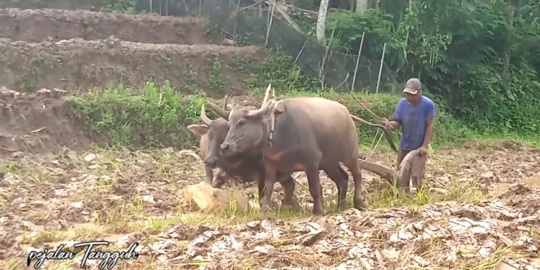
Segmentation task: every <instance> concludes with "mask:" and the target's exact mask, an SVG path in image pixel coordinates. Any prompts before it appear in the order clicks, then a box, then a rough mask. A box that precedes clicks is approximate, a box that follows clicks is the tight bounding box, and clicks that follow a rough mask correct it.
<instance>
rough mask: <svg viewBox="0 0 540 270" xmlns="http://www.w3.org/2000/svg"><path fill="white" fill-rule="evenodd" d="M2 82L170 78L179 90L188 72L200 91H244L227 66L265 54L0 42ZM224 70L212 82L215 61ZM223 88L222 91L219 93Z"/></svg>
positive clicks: (31, 84) (40, 84)
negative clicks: (190, 72)
mask: <svg viewBox="0 0 540 270" xmlns="http://www.w3.org/2000/svg"><path fill="white" fill-rule="evenodd" d="M0 50H1V51H2V52H3V53H2V55H1V56H0V62H1V63H2V66H1V67H0V81H1V82H2V83H3V84H4V85H5V86H6V87H7V88H10V89H14V90H24V91H34V90H36V89H41V88H54V87H57V88H60V89H64V90H74V89H82V90H87V89H91V88H94V87H98V88H106V87H109V86H116V85H118V84H119V82H123V83H124V85H126V86H130V87H135V88H136V87H140V86H142V85H143V84H145V83H146V82H148V81H152V82H154V83H156V84H163V83H164V82H165V81H166V80H169V81H170V83H171V85H172V86H174V87H175V88H176V89H178V90H179V91H182V90H183V89H184V88H185V87H186V84H185V81H186V78H187V76H188V74H189V73H188V72H189V71H193V72H195V73H192V74H196V76H197V79H198V80H197V81H198V87H199V89H203V90H205V91H206V92H208V93H209V94H210V95H212V94H219V95H223V94H224V93H223V91H227V92H230V93H235V92H236V93H238V92H242V91H243V90H244V89H242V86H243V84H244V76H243V75H242V74H238V73H237V72H234V71H233V70H232V68H230V66H229V63H230V61H231V60H232V59H234V58H237V57H245V58H250V59H252V60H255V61H256V62H260V61H261V60H263V59H264V54H263V53H262V51H260V50H259V49H258V48H257V47H255V46H248V47H233V46H220V45H174V44H148V43H134V42H127V41H120V40H118V39H108V40H92V41H86V40H83V39H80V38H78V39H70V40H63V41H58V42H44V43H25V42H21V41H18V42H12V41H10V40H6V39H4V40H0ZM215 61H219V62H220V64H221V67H222V71H221V72H220V74H223V75H224V77H225V79H224V81H220V82H223V83H226V85H221V86H219V85H218V86H216V84H211V83H210V82H209V78H211V76H210V74H211V71H212V70H213V66H214V62H215ZM220 87H221V89H220Z"/></svg>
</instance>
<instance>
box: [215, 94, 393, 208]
mask: <svg viewBox="0 0 540 270" xmlns="http://www.w3.org/2000/svg"><path fill="white" fill-rule="evenodd" d="M269 87H270V86H269ZM212 109H214V111H215V112H216V113H218V114H219V115H220V116H221V117H223V118H224V119H227V120H228V121H229V126H230V128H229V132H228V133H227V136H226V138H225V140H224V141H223V143H222V144H221V146H220V149H221V153H222V155H223V156H225V157H226V156H233V155H238V154H240V153H244V152H248V151H253V149H257V150H258V151H261V152H262V153H263V154H264V167H265V176H264V179H265V180H264V184H262V185H264V191H265V193H264V194H263V196H264V200H263V205H262V206H263V209H268V208H269V207H270V203H271V197H272V192H273V188H272V187H273V185H274V182H275V181H276V174H277V173H281V174H285V175H290V174H292V173H293V172H295V171H305V173H306V175H307V177H308V183H309V190H310V193H311V195H312V197H313V201H314V205H313V214H314V215H322V214H323V211H324V209H323V199H322V190H321V185H320V179H319V170H321V169H322V170H324V172H325V173H326V174H327V175H328V176H329V177H330V179H332V180H333V181H334V182H335V183H336V185H337V186H338V197H339V201H340V203H339V209H340V210H343V209H345V208H347V201H346V196H347V184H348V176H347V174H346V172H345V171H344V170H343V169H341V166H340V165H339V163H340V162H342V163H343V164H344V165H345V167H347V168H348V169H349V170H350V171H351V174H352V176H353V178H354V184H355V196H354V206H355V208H357V209H360V210H365V209H366V205H365V203H364V200H363V198H362V193H361V191H362V186H361V183H362V172H361V169H360V168H359V166H358V150H359V149H358V134H357V131H356V127H355V124H354V120H357V119H360V118H358V117H353V116H351V114H350V113H349V110H348V109H347V108H346V107H345V106H344V105H342V104H340V103H338V102H336V101H332V100H328V99H325V98H319V97H299V98H289V99H285V100H281V101H278V102H275V101H270V102H267V103H266V104H263V105H262V106H261V108H260V109H255V110H250V109H247V108H236V106H233V108H232V110H231V111H230V112H229V111H227V110H223V109H221V108H219V107H217V106H213V107H212ZM362 120H363V119H362ZM361 122H367V121H365V120H363V121H361ZM367 123H369V122H367ZM369 124H370V126H377V127H379V128H381V129H382V130H383V131H384V132H385V133H386V139H387V140H388V141H389V143H390V145H391V146H392V148H393V149H394V150H395V149H396V147H395V145H394V143H393V141H392V140H391V138H392V134H391V132H390V131H389V130H388V129H386V128H385V127H384V126H382V125H376V124H372V123H369Z"/></svg>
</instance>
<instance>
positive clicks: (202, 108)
mask: <svg viewBox="0 0 540 270" xmlns="http://www.w3.org/2000/svg"><path fill="white" fill-rule="evenodd" d="M201 119H202V121H203V123H205V124H206V125H208V126H209V125H210V124H211V123H212V120H210V118H208V117H207V116H206V112H205V111H204V104H203V105H202V107H201Z"/></svg>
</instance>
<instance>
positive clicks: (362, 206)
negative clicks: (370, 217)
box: [345, 158, 367, 211]
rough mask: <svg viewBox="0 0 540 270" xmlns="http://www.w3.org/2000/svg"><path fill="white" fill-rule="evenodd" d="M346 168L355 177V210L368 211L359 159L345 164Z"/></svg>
mask: <svg viewBox="0 0 540 270" xmlns="http://www.w3.org/2000/svg"><path fill="white" fill-rule="evenodd" d="M345 166H346V167H347V168H348V169H349V170H350V171H351V174H352V176H353V181H354V208H356V209H358V210H361V211H364V210H366V209H367V206H366V203H365V202H364V198H363V196H362V170H361V169H360V167H359V166H358V159H357V158H355V159H353V160H352V161H350V162H348V163H347V164H345Z"/></svg>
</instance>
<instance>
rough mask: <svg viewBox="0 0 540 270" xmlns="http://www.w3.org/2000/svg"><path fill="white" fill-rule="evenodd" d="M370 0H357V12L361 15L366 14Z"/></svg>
mask: <svg viewBox="0 0 540 270" xmlns="http://www.w3.org/2000/svg"><path fill="white" fill-rule="evenodd" d="M368 6H369V1H368V0H356V12H357V13H358V14H360V15H364V13H366V10H367V9H368Z"/></svg>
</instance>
